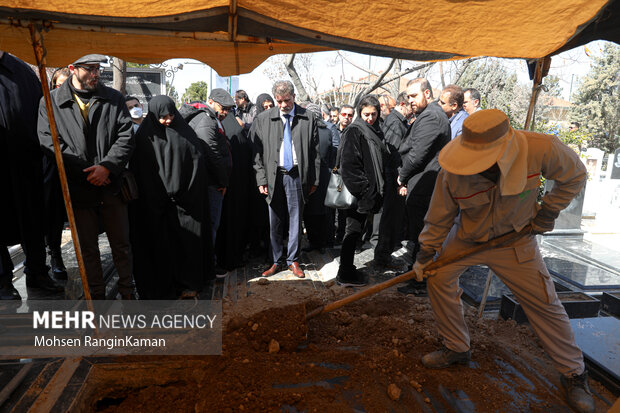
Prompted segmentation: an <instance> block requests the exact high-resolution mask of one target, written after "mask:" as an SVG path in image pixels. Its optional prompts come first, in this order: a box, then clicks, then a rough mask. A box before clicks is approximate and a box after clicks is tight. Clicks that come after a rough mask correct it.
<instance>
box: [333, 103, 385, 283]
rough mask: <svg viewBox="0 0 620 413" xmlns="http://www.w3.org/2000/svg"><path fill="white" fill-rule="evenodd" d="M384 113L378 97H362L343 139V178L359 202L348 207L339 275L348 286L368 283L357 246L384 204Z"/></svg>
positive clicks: (338, 277) (341, 171)
mask: <svg viewBox="0 0 620 413" xmlns="http://www.w3.org/2000/svg"><path fill="white" fill-rule="evenodd" d="M380 113H381V105H380V104H379V100H378V99H377V98H376V97H374V96H366V97H364V98H362V100H361V101H360V103H359V105H358V106H357V118H356V119H355V120H354V121H353V123H351V125H349V126H348V127H347V128H346V129H345V131H344V133H343V134H342V139H341V140H340V157H341V161H340V173H341V174H342V181H343V182H344V184H345V186H346V187H347V189H348V190H349V192H351V194H352V195H354V196H355V197H356V198H357V205H356V206H354V207H352V208H350V209H347V210H346V214H347V226H346V230H345V236H344V240H343V241H342V249H341V250H340V267H339V268H338V275H337V277H336V280H337V281H338V283H339V284H341V285H344V286H363V285H365V281H364V276H363V274H362V273H361V272H359V271H358V270H357V268H356V267H355V265H353V257H354V254H355V246H356V244H357V241H358V240H359V239H360V237H361V234H362V230H363V228H364V225H365V224H366V220H367V218H368V214H376V213H377V212H379V210H380V209H381V205H382V204H383V184H384V167H383V166H384V165H385V164H386V163H387V158H388V155H389V151H388V149H387V146H386V145H385V143H384V137H383V132H382V131H381V128H380V127H379V116H380Z"/></svg>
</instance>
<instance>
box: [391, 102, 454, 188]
mask: <svg viewBox="0 0 620 413" xmlns="http://www.w3.org/2000/svg"><path fill="white" fill-rule="evenodd" d="M451 134H452V132H451V129H450V121H449V120H448V116H446V114H445V112H444V111H443V109H441V107H440V106H439V104H438V103H437V102H431V103H429V104H428V106H426V108H425V109H424V110H423V111H422V113H420V114H419V115H418V116H417V118H416V120H415V122H413V125H412V126H411V128H410V129H409V133H408V134H407V137H406V138H405V140H404V141H403V143H402V144H401V146H400V154H401V157H402V166H401V167H400V169H399V175H398V176H399V178H400V181H401V182H402V183H405V182H406V183H407V196H408V197H409V196H410V195H425V196H431V195H432V194H433V188H435V180H436V179H437V174H438V173H439V170H440V169H441V167H440V166H439V161H438V156H439V151H441V149H442V148H443V147H444V146H445V145H446V144H447V143H448V142H450V138H451V136H452V135H451Z"/></svg>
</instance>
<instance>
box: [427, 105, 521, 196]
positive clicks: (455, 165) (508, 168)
mask: <svg viewBox="0 0 620 413" xmlns="http://www.w3.org/2000/svg"><path fill="white" fill-rule="evenodd" d="M495 163H497V164H498V166H499V168H500V171H501V175H502V179H501V182H500V189H501V193H502V195H514V194H518V193H520V192H522V191H523V188H524V187H525V183H526V181H527V138H526V136H525V134H524V132H522V131H516V130H514V129H513V128H511V127H510V121H509V120H508V117H507V116H506V115H505V114H504V112H502V111H501V110H497V109H487V110H481V111H478V112H474V113H472V114H471V115H470V116H469V117H467V119H465V121H464V122H463V133H462V134H461V135H459V136H457V137H456V138H454V139H453V140H452V141H450V142H449V143H448V144H447V145H446V146H444V148H443V149H442V150H441V152H440V153H439V164H440V165H441V167H442V168H443V169H445V170H446V171H448V172H450V173H453V174H455V175H475V174H478V173H480V172H483V171H486V170H487V169H489V168H490V167H491V166H493V165H494V164H495Z"/></svg>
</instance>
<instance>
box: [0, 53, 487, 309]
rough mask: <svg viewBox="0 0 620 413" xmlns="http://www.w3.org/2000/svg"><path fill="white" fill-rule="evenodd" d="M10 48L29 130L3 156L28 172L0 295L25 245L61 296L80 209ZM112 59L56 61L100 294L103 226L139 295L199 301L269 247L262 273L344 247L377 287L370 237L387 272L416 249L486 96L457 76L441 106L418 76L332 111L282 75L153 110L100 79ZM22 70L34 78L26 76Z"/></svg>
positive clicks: (64, 141) (354, 279) (344, 277)
mask: <svg viewBox="0 0 620 413" xmlns="http://www.w3.org/2000/svg"><path fill="white" fill-rule="evenodd" d="M3 57H4V59H3V67H5V68H7V70H8V71H7V74H6V75H5V76H4V78H6V82H5V83H6V86H7V87H4V88H3V92H4V94H5V98H4V100H3V103H6V105H3V107H5V109H4V110H3V112H4V118H5V119H7V121H6V124H7V126H6V128H7V130H10V132H11V133H15V131H19V133H20V134H22V135H23V136H24V138H23V139H22V140H21V142H19V143H18V145H21V146H20V147H16V148H15V150H14V151H12V150H11V149H13V148H11V147H10V145H12V144H13V143H12V142H8V145H9V147H7V148H6V149H7V150H6V151H3V154H5V155H7V163H4V165H5V167H7V166H9V165H11V162H14V163H17V162H19V165H14V166H15V168H12V169H11V168H10V167H9V168H8V169H11V171H14V170H16V169H18V170H21V169H24V168H25V169H27V172H25V173H17V174H16V173H14V172H11V173H8V172H7V173H6V174H5V175H4V176H5V177H7V176H8V177H11V179H12V182H11V191H12V192H10V193H12V194H13V198H14V199H15V202H13V203H11V202H9V203H3V204H4V206H5V207H6V209H7V210H6V213H5V214H2V216H3V219H4V220H6V221H7V222H9V221H11V220H12V221H13V225H12V226H6V228H7V231H3V237H2V240H1V241H2V244H3V247H2V248H0V253H1V258H2V259H1V260H0V275H1V277H0V280H1V285H0V291H1V294H0V296H1V297H2V298H4V299H17V298H19V293H18V292H17V290H16V289H15V288H14V287H13V285H12V282H11V274H12V271H13V266H12V263H11V259H10V256H9V253H8V249H7V248H6V246H9V245H13V244H18V243H21V244H22V246H23V247H24V248H23V249H24V251H25V253H26V256H27V259H26V263H25V264H26V265H25V273H26V276H27V285H28V286H29V287H31V288H43V289H47V290H51V291H61V289H62V286H61V284H60V283H58V282H57V280H63V279H66V278H67V271H66V268H65V265H64V262H63V258H62V254H61V237H62V231H63V229H64V228H65V226H66V222H67V214H66V210H65V204H64V200H63V196H62V190H61V185H60V180H59V177H58V170H57V166H56V159H55V156H54V147H53V139H52V133H51V128H50V122H49V118H48V113H47V109H46V106H45V102H44V100H43V99H42V97H41V87H40V84H39V83H38V79H37V78H36V76H35V75H34V73H32V71H31V70H30V69H29V68H27V66H26V65H25V64H24V63H23V62H21V61H19V59H17V58H15V57H13V56H11V55H8V54H6V53H5V54H4V56H3ZM105 61H107V59H106V57H105V56H102V55H87V56H84V57H82V58H80V59H78V60H76V61H75V62H74V63H72V64H71V65H69V66H67V67H64V68H59V69H57V70H56V71H55V72H54V73H53V75H52V77H51V82H50V90H51V96H52V107H53V109H54V117H55V123H56V128H57V133H58V140H59V143H60V149H61V151H62V155H63V161H64V168H65V171H66V176H67V180H68V186H69V192H70V194H71V195H70V197H71V203H72V207H73V210H74V215H75V220H76V227H77V232H78V235H79V239H80V245H81V250H82V255H83V257H84V264H85V268H86V274H87V280H88V285H89V290H90V293H91V295H92V297H93V298H95V299H104V298H105V292H106V285H105V283H104V277H103V271H102V266H101V254H100V250H99V240H98V237H99V234H101V233H103V232H105V233H106V235H107V237H108V240H109V244H110V248H111V251H112V257H113V261H114V265H115V268H116V270H117V273H118V276H119V280H118V291H119V293H120V295H121V297H122V298H125V299H134V298H136V297H137V296H138V297H140V298H141V299H163V298H179V297H181V298H188V297H195V296H196V295H197V294H198V293H199V292H200V291H201V289H202V288H204V286H205V284H206V282H207V281H208V280H210V279H213V278H215V277H224V276H226V274H227V273H228V272H229V271H230V270H232V269H234V268H237V267H239V266H243V265H244V264H245V263H246V262H247V260H248V259H250V258H255V257H257V256H262V257H264V258H265V259H266V260H267V261H268V262H269V264H270V265H269V266H268V268H267V269H266V270H265V271H264V272H263V274H262V275H263V276H271V275H273V274H275V273H277V272H280V271H282V270H290V271H291V272H292V273H293V274H294V275H295V276H297V277H299V278H303V277H305V273H304V271H303V269H302V267H301V265H300V254H301V252H302V251H306V252H309V251H312V250H317V251H319V252H323V251H324V249H325V248H332V247H337V246H341V248H340V251H341V253H340V268H339V272H338V277H337V280H338V282H339V283H341V284H343V285H346V286H360V285H364V284H365V277H364V275H363V274H362V273H360V272H359V271H358V270H357V269H356V267H355V266H354V265H353V259H354V254H355V251H356V250H358V251H359V250H360V249H361V248H362V246H364V247H365V248H371V247H372V248H374V252H375V259H374V264H375V265H376V266H378V267H381V268H388V267H390V266H392V265H393V264H392V262H391V254H392V252H393V251H395V250H397V249H399V248H401V246H402V245H404V248H405V251H406V252H407V253H408V254H410V255H411V257H415V254H416V252H417V250H416V245H417V243H416V240H417V235H418V234H419V231H420V230H421V229H422V219H423V217H424V214H425V213H426V209H427V208H428V201H429V200H430V194H431V193H432V187H433V183H432V182H431V181H433V182H434V177H435V175H436V173H437V171H438V169H439V167H438V165H436V163H437V162H436V155H437V153H438V152H439V150H440V149H441V148H442V147H443V145H445V143H447V142H448V141H449V140H450V137H451V136H452V137H453V136H456V134H458V133H459V132H458V131H457V129H458V128H460V127H462V126H461V125H462V123H463V119H464V118H465V117H466V116H467V112H466V109H467V111H468V112H472V111H474V110H479V104H480V96H479V94H478V92H477V91H475V90H473V89H468V90H467V91H465V92H464V91H463V90H462V89H461V88H460V87H458V86H455V85H450V86H448V87H447V88H445V89H444V91H443V92H442V95H441V98H440V99H439V100H438V101H437V102H434V101H433V98H432V88H431V87H430V85H429V84H428V82H427V81H426V80H425V79H414V80H413V81H411V82H410V83H409V85H408V86H407V91H403V92H402V93H401V94H400V95H399V96H398V97H397V99H394V98H393V97H391V96H390V95H388V94H384V95H368V96H364V97H363V98H362V99H361V100H360V101H359V103H358V104H357V107H353V106H351V105H347V104H345V105H342V106H341V107H334V106H328V105H327V104H323V105H317V104H315V103H312V102H296V101H295V91H294V87H293V84H292V83H291V82H289V81H279V82H276V83H275V84H274V85H273V87H272V90H271V93H263V94H260V95H259V96H258V97H257V99H256V103H253V102H251V100H250V99H249V96H248V95H247V93H246V92H245V91H243V90H238V91H236V92H235V94H234V96H231V95H230V94H229V93H228V92H227V91H225V90H223V89H217V88H216V89H213V90H212V91H211V93H210V95H209V98H208V99H207V100H206V101H195V102H191V103H184V104H182V106H181V107H180V108H178V109H177V107H176V106H175V103H174V101H173V100H172V99H171V98H169V97H167V96H154V97H152V98H151V99H150V100H149V101H148V111H146V113H144V112H143V108H142V104H141V102H140V101H139V99H138V98H136V97H134V96H122V95H121V94H120V93H119V92H118V91H116V90H114V89H112V88H109V87H106V86H104V85H103V84H102V83H101V82H100V81H99V77H100V73H101V66H100V64H101V63H103V62H105ZM12 66H13V68H12ZM26 69H27V70H26ZM12 70H13V71H17V70H24V72H23V73H21V74H20V75H19V76H18V75H16V74H15V73H12V72H11V71H12ZM9 80H11V81H12V83H13V84H14V90H12V91H11V89H10V87H8V86H9ZM410 92H411V93H410ZM11 94H12V96H22V95H23V96H24V98H23V99H20V100H16V99H11V96H10V95H11ZM427 107H428V110H427ZM11 109H12V110H11ZM425 111H426V114H425V115H424V116H425V117H426V116H427V115H429V114H432V115H433V117H436V119H434V121H435V122H436V124H435V125H433V126H432V127H433V128H434V131H432V132H431V135H433V136H425V137H424V140H423V141H420V142H414V141H413V139H412V136H410V135H411V134H412V131H414V130H415V129H416V128H415V126H418V125H417V124H416V123H415V120H416V117H419V116H421V115H422V113H423V112H425ZM11 116H13V117H14V118H16V119H12V120H11V119H9V118H10V117H11ZM418 123H423V122H418ZM420 126H421V128H418V129H423V128H422V126H424V125H420ZM422 133H427V134H428V131H421V132H420V135H421V134H422ZM418 140H420V139H418ZM3 144H7V143H4V142H3ZM26 144H27V145H29V147H28V148H24V147H23V146H24V145H26ZM3 149H4V148H3ZM18 149H21V150H18ZM9 158H11V159H9ZM39 164H42V166H41V167H39ZM26 166H28V167H27V168H26ZM39 171H42V172H41V173H40V172H39ZM332 171H336V173H339V174H341V175H342V179H343V181H344V183H345V185H346V187H347V189H348V190H349V191H350V192H351V193H352V194H353V195H354V196H356V198H357V202H356V203H355V205H354V206H353V207H351V208H349V209H340V210H336V209H332V208H328V207H326V206H325V205H324V200H325V196H326V192H327V186H328V182H329V180H330V174H331V173H332ZM33 185H34V186H33ZM25 188H29V190H27V191H25ZM127 188H130V189H131V190H128V189H127ZM407 191H409V193H411V194H415V197H413V196H409V197H407ZM24 192H27V194H24ZM128 192H129V193H128ZM32 194H36V196H34V195H32ZM37 197H42V199H38V198H37ZM22 198H23V199H22ZM413 198H415V199H416V200H415V201H412V202H409V201H408V200H409V199H413ZM35 201H40V202H35ZM41 206H42V207H41ZM8 217H13V218H12V219H11V218H8ZM304 233H305V235H306V237H307V242H306V243H305V245H307V246H306V247H305V248H303V249H302V248H301V244H302V237H303V234H304ZM403 241H404V243H403ZM45 248H46V249H47V254H48V255H49V266H47V265H46V257H45V252H44V251H45ZM50 269H51V274H52V276H50V274H49V270H50ZM423 285H424V284H423V283H422V284H420V285H413V287H414V288H420V287H423ZM413 291H415V290H413ZM136 292H137V293H138V294H136Z"/></svg>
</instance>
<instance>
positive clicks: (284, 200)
mask: <svg viewBox="0 0 620 413" xmlns="http://www.w3.org/2000/svg"><path fill="white" fill-rule="evenodd" d="M273 96H274V98H275V100H276V107H274V108H271V109H269V110H267V111H265V112H263V113H261V114H260V115H258V116H257V117H256V119H255V120H254V127H253V128H252V137H253V139H252V140H253V142H254V145H255V149H254V150H255V157H254V170H255V171H256V182H257V183H258V189H259V191H260V193H261V194H263V195H266V196H267V203H268V204H269V226H270V234H271V248H272V252H273V265H272V266H271V267H270V268H269V269H268V270H267V271H265V272H263V276H264V277H268V276H271V275H273V274H275V273H277V272H279V271H280V270H281V269H282V261H283V258H284V251H283V243H284V224H285V223H286V221H287V220H288V249H287V257H286V263H287V265H288V268H289V270H291V271H292V272H293V274H294V275H295V276H297V277H298V278H303V277H305V275H304V272H303V270H302V269H301V267H300V266H299V263H298V259H299V242H300V235H301V217H302V215H303V204H304V202H305V201H306V200H307V199H308V198H307V197H308V196H310V195H311V194H312V193H313V192H314V191H315V190H316V189H317V187H318V185H319V175H320V168H321V159H320V157H319V156H318V152H319V137H318V131H317V123H316V120H315V118H314V116H313V115H311V114H309V113H307V112H306V110H305V109H304V108H302V107H300V106H298V105H296V104H295V88H294V87H293V84H292V83H291V82H290V81H288V80H281V81H278V82H276V83H275V84H274V86H273Z"/></svg>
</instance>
